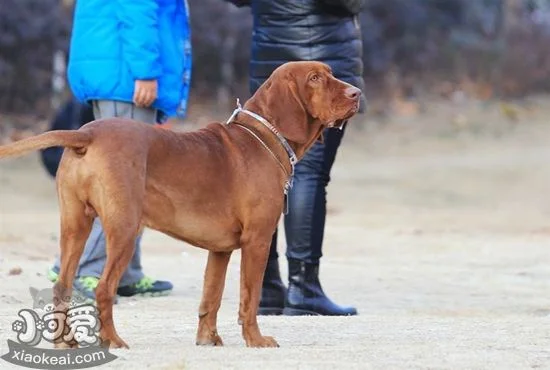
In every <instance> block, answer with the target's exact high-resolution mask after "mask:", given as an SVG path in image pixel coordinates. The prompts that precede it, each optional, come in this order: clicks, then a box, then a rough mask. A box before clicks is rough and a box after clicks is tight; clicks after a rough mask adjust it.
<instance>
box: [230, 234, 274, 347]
mask: <svg viewBox="0 0 550 370" xmlns="http://www.w3.org/2000/svg"><path fill="white" fill-rule="evenodd" d="M263 234H264V235H262V234H259V233H258V234H257V233H255V232H254V233H252V232H243V235H242V237H241V299H240V304H239V323H240V324H241V325H242V333H243V338H244V340H245V341H246V345H247V347H279V345H278V344H277V342H276V341H275V339H273V338H272V337H264V336H262V334H261V332H260V328H259V327H258V320H257V314H258V306H259V304H260V293H261V288H262V281H263V276H264V271H265V267H266V264H267V257H268V254H269V246H270V243H271V235H272V233H269V232H267V233H263Z"/></svg>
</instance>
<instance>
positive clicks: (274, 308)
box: [258, 259, 286, 315]
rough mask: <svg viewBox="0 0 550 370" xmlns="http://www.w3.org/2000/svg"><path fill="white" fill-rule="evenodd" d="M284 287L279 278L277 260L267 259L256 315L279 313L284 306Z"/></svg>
mask: <svg viewBox="0 0 550 370" xmlns="http://www.w3.org/2000/svg"><path fill="white" fill-rule="evenodd" d="M285 296H286V287H285V285H284V284H283V281H282V280H281V273H280V270H279V260H278V259H269V260H268V261H267V267H266V269H265V274H264V281H263V284H262V296H261V299H260V307H259V308H258V315H280V314H282V313H283V308H284V307H285Z"/></svg>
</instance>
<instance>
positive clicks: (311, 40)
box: [234, 0, 364, 93]
mask: <svg viewBox="0 0 550 370" xmlns="http://www.w3.org/2000/svg"><path fill="white" fill-rule="evenodd" d="M234 2H237V3H240V4H239V5H241V6H242V5H248V4H249V5H250V6H251V9H252V15H253V18H254V29H253V34H252V50H251V61H250V91H251V93H254V92H255V91H256V90H257V89H258V87H259V86H260V85H261V84H262V83H263V82H264V81H265V80H266V79H267V78H268V77H269V76H270V74H271V73H272V72H273V70H275V68H277V67H278V66H280V65H281V64H283V63H285V62H288V61H296V60H316V61H321V62H325V63H327V64H329V65H330V66H331V68H332V70H333V73H334V75H335V76H336V77H337V78H340V79H342V80H344V81H346V82H349V83H351V84H352V85H354V86H356V87H358V88H360V89H361V90H363V89H364V83H363V77H362V75H363V60H362V49H363V48H362V43H361V31H360V27H359V23H358V20H357V13H358V12H359V11H360V10H361V7H362V5H363V3H364V0H277V1H274V0H251V1H249V2H248V1H240V0H235V1H234ZM244 3H247V4H244Z"/></svg>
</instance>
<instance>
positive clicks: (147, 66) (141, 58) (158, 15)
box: [68, 0, 191, 117]
mask: <svg viewBox="0 0 550 370" xmlns="http://www.w3.org/2000/svg"><path fill="white" fill-rule="evenodd" d="M190 39H191V31H190V26H189V8H188V6H187V1H186V0H77V2H76V8H75V15H74V26H73V31H72V37H71V45H70V53H69V66H68V79H69V84H70V86H71V88H72V90H73V93H74V95H75V96H76V97H77V98H78V99H79V100H80V101H83V102H87V101H89V100H94V99H107V100H121V101H126V102H131V101H132V97H133V94H134V81H135V80H150V79H156V80H158V98H157V100H156V101H155V102H154V103H153V107H154V108H157V109H159V110H160V111H162V112H163V113H164V114H165V115H166V116H174V115H176V114H177V115H178V116H180V117H181V116H183V115H185V112H186V108H187V99H188V95H189V85H190V78H191V40H190Z"/></svg>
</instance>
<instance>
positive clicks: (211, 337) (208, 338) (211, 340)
mask: <svg viewBox="0 0 550 370" xmlns="http://www.w3.org/2000/svg"><path fill="white" fill-rule="evenodd" d="M196 344H197V346H215V347H219V346H223V340H222V338H221V337H220V336H219V335H218V333H217V332H215V331H214V332H211V333H209V334H207V335H202V336H197V341H196Z"/></svg>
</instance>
